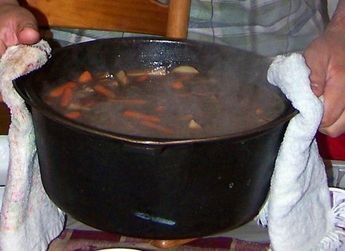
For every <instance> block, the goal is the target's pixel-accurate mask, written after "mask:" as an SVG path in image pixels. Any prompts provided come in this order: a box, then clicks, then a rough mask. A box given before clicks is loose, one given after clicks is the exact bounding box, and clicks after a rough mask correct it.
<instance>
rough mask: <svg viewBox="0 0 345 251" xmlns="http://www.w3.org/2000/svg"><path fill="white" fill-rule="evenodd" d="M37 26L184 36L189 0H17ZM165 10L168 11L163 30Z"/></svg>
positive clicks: (174, 36) (175, 36)
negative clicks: (28, 10) (35, 19)
mask: <svg viewBox="0 0 345 251" xmlns="http://www.w3.org/2000/svg"><path fill="white" fill-rule="evenodd" d="M19 2H20V3H21V5H23V6H25V7H27V8H29V9H30V10H31V11H32V12H33V13H34V15H35V16H36V18H37V20H38V22H39V24H40V25H41V26H49V27H68V28H83V29H96V30H115V31H124V32H135V33H146V34H153V35H162V36H169V37H173V38H185V37H186V34H187V26H188V25H187V24H186V22H187V23H188V20H189V19H188V17H189V7H190V0H171V3H170V6H171V8H170V7H169V6H168V5H165V4H161V3H159V2H158V1H155V0H116V1H115V0H21V1H19ZM169 12H170V13H172V15H171V18H170V20H169V27H173V29H171V30H170V31H169V34H168V33H167V30H168V29H167V25H168V17H169Z"/></svg>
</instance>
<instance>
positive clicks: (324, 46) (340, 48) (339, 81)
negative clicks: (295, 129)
mask: <svg viewBox="0 0 345 251" xmlns="http://www.w3.org/2000/svg"><path fill="white" fill-rule="evenodd" d="M304 57H305V59H306V63H307V65H308V66H309V68H310V69H311V74H310V81H311V85H312V86H311V87H312V90H313V92H314V93H315V95H316V96H318V97H320V96H322V97H323V100H324V114H323V118H322V121H321V125H320V128H319V130H320V132H322V133H324V134H326V135H329V136H331V137H337V136H339V135H341V134H343V133H345V26H344V27H343V26H337V25H329V26H328V27H327V29H326V30H325V32H324V33H323V35H321V36H320V37H319V38H317V39H316V40H314V41H313V42H312V43H311V44H310V45H309V46H308V47H307V48H306V50H305V51H304Z"/></svg>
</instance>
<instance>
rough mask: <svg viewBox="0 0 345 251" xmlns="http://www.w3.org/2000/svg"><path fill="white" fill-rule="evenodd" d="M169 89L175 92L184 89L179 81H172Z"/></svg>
mask: <svg viewBox="0 0 345 251" xmlns="http://www.w3.org/2000/svg"><path fill="white" fill-rule="evenodd" d="M171 88H173V89H175V90H181V89H183V88H184V84H183V83H182V82H181V81H178V80H177V81H174V82H172V83H171Z"/></svg>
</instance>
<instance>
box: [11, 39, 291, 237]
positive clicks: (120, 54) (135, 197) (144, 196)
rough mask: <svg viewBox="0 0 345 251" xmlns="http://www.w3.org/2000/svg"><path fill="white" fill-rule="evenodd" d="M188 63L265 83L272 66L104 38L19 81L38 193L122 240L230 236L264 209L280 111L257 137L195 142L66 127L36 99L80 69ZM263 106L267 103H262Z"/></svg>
mask: <svg viewBox="0 0 345 251" xmlns="http://www.w3.org/2000/svg"><path fill="white" fill-rule="evenodd" d="M177 63H179V64H181V63H184V64H192V65H197V67H198V69H201V70H203V69H204V70H207V69H209V68H210V67H212V68H213V69H216V70H219V71H221V70H223V71H224V69H226V71H228V72H231V74H237V77H238V78H239V79H240V80H241V81H242V82H243V84H244V85H248V84H250V85H253V86H254V85H257V84H262V85H267V88H271V89H272V92H276V93H278V94H279V95H280V93H279V91H278V90H277V89H275V88H274V87H272V86H270V85H269V84H268V83H267V81H266V71H267V68H268V65H269V60H268V59H267V58H263V57H260V56H256V55H253V54H250V53H247V52H244V51H239V50H236V49H233V48H229V47H225V46H219V45H213V44H208V43H201V42H193V41H170V40H164V39H153V38H128V39H109V40H98V41H94V42H87V43H83V44H78V45H74V46H70V47H65V48H63V49H59V50H57V51H56V52H54V53H53V56H52V58H51V59H50V60H49V61H48V63H47V64H46V65H45V66H44V67H43V68H41V69H39V70H37V71H35V72H32V73H31V74H29V75H27V76H25V77H21V78H19V79H18V80H17V81H16V82H15V86H16V88H17V90H18V91H19V92H20V93H21V95H22V96H23V98H24V99H25V100H26V102H27V103H28V105H29V106H30V107H31V110H32V116H33V122H34V128H35V133H36V144H37V149H38V156H39V161H40V168H41V176H42V181H43V185H44V188H45V190H46V192H47V194H48V195H49V197H50V198H51V200H52V201H53V202H54V203H55V204H56V205H57V206H58V207H60V208H61V209H62V210H64V211H65V212H67V213H69V214H70V215H72V216H73V217H74V218H76V219H78V220H80V221H81V222H84V223H86V224H88V225H90V226H93V227H95V228H99V229H102V230H105V231H110V232H117V233H120V234H123V235H127V236H135V237H141V238H153V239H180V238H189V237H198V236H205V235H209V234H213V233H217V232H219V231H223V230H228V229H233V228H236V227H238V226H240V225H242V224H244V223H246V222H248V221H250V220H252V219H253V217H254V216H255V215H256V214H257V213H258V211H259V209H260V207H261V206H262V204H263V202H264V200H265V198H266V196H267V193H268V190H269V184H270V178H271V175H272V172H273V168H274V162H275V158H276V156H277V152H278V148H279V146H280V143H281V140H282V136H283V133H284V130H285V128H286V124H287V122H288V121H289V119H290V118H291V117H292V116H293V115H294V114H295V111H294V110H293V108H292V107H291V105H290V103H289V102H288V101H287V100H285V98H284V97H283V96H282V99H283V100H284V102H285V104H286V109H285V111H284V113H283V114H281V115H280V116H279V117H278V118H277V119H276V120H274V121H272V122H270V123H268V124H266V125H264V126H262V127H259V128H255V129H254V130H250V131H246V132H242V133H237V134H231V135H221V136H215V137H208V138H197V139H181V140H179V139H162V138H160V139H155V138H142V137H134V136H126V135H120V134H116V133H109V132H105V131H101V130H97V129H95V128H92V127H89V126H85V125H82V124H78V123H76V122H73V121H69V120H67V119H65V118H63V117H62V116H60V115H59V114H57V113H55V112H54V111H52V110H51V109H50V108H49V107H48V106H47V105H46V104H45V103H44V102H43V101H42V99H41V97H40V96H41V93H42V90H43V89H44V88H46V87H47V86H49V85H56V84H57V83H61V82H62V81H64V80H68V79H71V78H72V77H73V76H75V74H76V72H81V71H83V70H84V69H93V70H95V71H98V70H99V71H104V70H116V69H126V68H128V67H132V68H135V67H140V66H145V67H146V66H147V67H152V66H159V65H169V64H170V65H171V64H177ZM267 98H268V99H269V97H267Z"/></svg>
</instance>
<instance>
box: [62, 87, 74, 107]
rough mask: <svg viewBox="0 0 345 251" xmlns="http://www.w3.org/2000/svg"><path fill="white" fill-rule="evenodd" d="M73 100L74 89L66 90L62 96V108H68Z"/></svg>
mask: <svg viewBox="0 0 345 251" xmlns="http://www.w3.org/2000/svg"><path fill="white" fill-rule="evenodd" d="M72 99H73V88H65V89H64V91H63V94H62V96H61V100H60V105H61V106H62V107H66V106H68V105H69V104H70V103H71V101H72Z"/></svg>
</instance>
